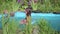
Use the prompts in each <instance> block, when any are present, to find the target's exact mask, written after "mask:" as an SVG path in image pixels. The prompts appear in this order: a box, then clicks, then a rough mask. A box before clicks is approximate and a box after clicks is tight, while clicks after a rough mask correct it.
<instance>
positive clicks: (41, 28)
mask: <svg viewBox="0 0 60 34" xmlns="http://www.w3.org/2000/svg"><path fill="white" fill-rule="evenodd" d="M9 18H10V17H9ZM7 19H8V18H7ZM7 19H4V18H3V20H2V27H3V34H59V33H60V32H59V33H58V32H57V31H55V30H54V29H53V28H52V27H51V26H50V24H49V22H48V21H47V20H46V19H43V18H41V19H39V20H37V21H36V23H37V24H33V25H32V24H30V23H31V21H30V22H29V23H28V25H26V26H25V28H24V29H23V30H21V28H19V27H18V26H19V25H18V24H17V21H15V19H14V18H12V19H11V20H10V19H9V21H7ZM6 21H7V23H6ZM5 23H6V24H5ZM21 26H22V25H21Z"/></svg>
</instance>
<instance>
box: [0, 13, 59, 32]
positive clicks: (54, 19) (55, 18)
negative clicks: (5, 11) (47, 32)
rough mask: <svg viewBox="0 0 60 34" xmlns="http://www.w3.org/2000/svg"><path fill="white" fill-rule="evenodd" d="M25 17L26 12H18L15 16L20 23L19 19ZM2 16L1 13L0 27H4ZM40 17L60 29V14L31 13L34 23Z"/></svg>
mask: <svg viewBox="0 0 60 34" xmlns="http://www.w3.org/2000/svg"><path fill="white" fill-rule="evenodd" d="M25 17H26V14H25V13H24V12H16V13H15V15H14V17H13V18H14V19H16V20H17V21H18V23H19V21H20V20H22V19H25ZM1 18H2V15H0V28H2V25H1ZM40 18H44V19H46V20H47V21H48V22H49V23H50V24H51V26H52V27H53V28H54V29H56V30H59V31H60V14H53V13H32V14H31V19H32V24H34V23H35V21H37V20H38V19H40Z"/></svg>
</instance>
